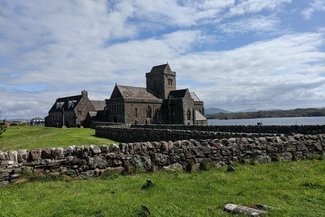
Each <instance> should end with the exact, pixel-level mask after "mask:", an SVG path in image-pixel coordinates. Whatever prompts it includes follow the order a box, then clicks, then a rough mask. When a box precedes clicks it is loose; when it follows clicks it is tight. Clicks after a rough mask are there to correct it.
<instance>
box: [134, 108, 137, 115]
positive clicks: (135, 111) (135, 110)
mask: <svg viewBox="0 0 325 217" xmlns="http://www.w3.org/2000/svg"><path fill="white" fill-rule="evenodd" d="M134 113H135V117H138V108H135V109H134Z"/></svg>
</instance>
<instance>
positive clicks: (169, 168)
mask: <svg viewBox="0 0 325 217" xmlns="http://www.w3.org/2000/svg"><path fill="white" fill-rule="evenodd" d="M162 169H163V170H166V171H180V170H183V166H182V164H180V163H174V164H171V165H168V166H164V167H163V168H162Z"/></svg>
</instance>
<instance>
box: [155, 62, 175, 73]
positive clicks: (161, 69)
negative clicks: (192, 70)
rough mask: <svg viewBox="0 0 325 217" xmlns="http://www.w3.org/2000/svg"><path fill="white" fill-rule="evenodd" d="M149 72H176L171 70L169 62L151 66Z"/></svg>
mask: <svg viewBox="0 0 325 217" xmlns="http://www.w3.org/2000/svg"><path fill="white" fill-rule="evenodd" d="M149 73H150V74H160V73H165V74H172V75H175V74H176V73H175V72H174V71H172V70H171V68H170V66H169V64H168V63H167V64H162V65H157V66H153V67H152V68H151V70H150V72H149Z"/></svg>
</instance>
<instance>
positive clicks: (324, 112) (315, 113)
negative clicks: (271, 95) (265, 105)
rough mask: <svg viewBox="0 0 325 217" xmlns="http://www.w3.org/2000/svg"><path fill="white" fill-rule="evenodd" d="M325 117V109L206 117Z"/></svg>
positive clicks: (222, 118) (298, 109) (210, 116)
mask: <svg viewBox="0 0 325 217" xmlns="http://www.w3.org/2000/svg"><path fill="white" fill-rule="evenodd" d="M321 116H325V108H305V109H301V108H297V109H291V110H272V111H257V112H232V113H218V114H209V115H206V117H207V119H221V120H227V119H256V118H289V117H321Z"/></svg>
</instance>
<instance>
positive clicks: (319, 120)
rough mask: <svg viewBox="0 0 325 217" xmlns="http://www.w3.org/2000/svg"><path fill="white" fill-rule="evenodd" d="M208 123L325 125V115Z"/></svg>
mask: <svg viewBox="0 0 325 217" xmlns="http://www.w3.org/2000/svg"><path fill="white" fill-rule="evenodd" d="M208 123H209V125H257V124H262V125H282V126H283V125H325V116H322V117H290V118H256V119H228V120H220V119H209V120H208Z"/></svg>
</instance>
